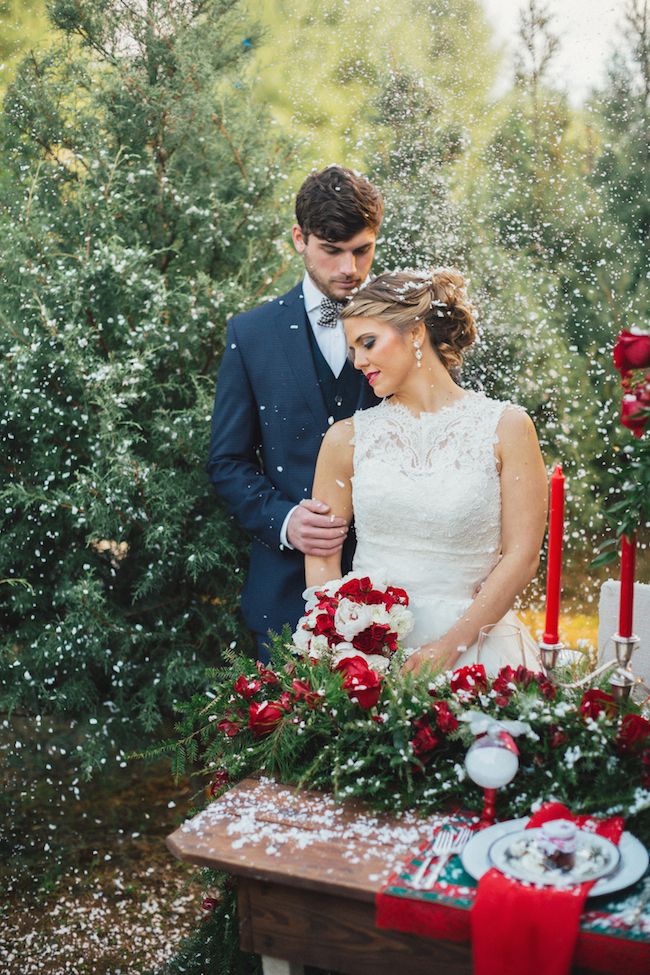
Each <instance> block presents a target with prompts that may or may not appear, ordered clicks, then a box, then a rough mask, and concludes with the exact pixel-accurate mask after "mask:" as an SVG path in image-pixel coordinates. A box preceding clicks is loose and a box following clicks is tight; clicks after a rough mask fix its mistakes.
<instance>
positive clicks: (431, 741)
mask: <svg viewBox="0 0 650 975" xmlns="http://www.w3.org/2000/svg"><path fill="white" fill-rule="evenodd" d="M414 727H415V728H417V732H416V734H415V735H414V736H413V738H412V740H411V746H412V748H413V754H414V755H415V756H416V758H419V759H420V761H426V759H427V758H428V757H429V755H430V754H431V752H432V751H433V750H434V748H437V747H438V745H439V744H440V739H439V738H438V737H437V736H436V735H435V734H434V733H433V731H432V729H431V725H430V724H429V719H428V718H427V717H424V718H419V719H418V720H417V721H415V722H414Z"/></svg>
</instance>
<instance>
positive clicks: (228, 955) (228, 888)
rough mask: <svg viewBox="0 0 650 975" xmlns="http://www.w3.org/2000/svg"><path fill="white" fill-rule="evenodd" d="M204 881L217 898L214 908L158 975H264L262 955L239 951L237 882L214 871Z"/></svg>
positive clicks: (159, 970) (204, 877)
mask: <svg viewBox="0 0 650 975" xmlns="http://www.w3.org/2000/svg"><path fill="white" fill-rule="evenodd" d="M203 879H204V883H205V885H206V887H208V888H210V889H211V890H212V891H213V892H214V893H215V894H216V897H214V900H215V901H216V903H215V906H214V908H213V909H211V910H209V911H208V912H207V913H206V916H205V917H204V918H203V919H202V920H201V924H200V925H198V927H197V929H196V930H195V931H194V932H193V934H191V935H190V937H189V938H187V939H186V940H185V941H184V942H183V943H182V944H181V946H180V948H179V949H178V951H177V952H176V954H175V955H174V957H173V958H172V959H171V961H169V962H168V963H167V964H166V965H164V966H163V967H162V968H161V969H158V970H157V972H156V975H207V973H208V972H209V973H210V975H262V961H261V958H260V957H259V955H250V954H248V953H247V952H244V951H241V949H240V947H239V920H238V915H237V888H236V886H235V882H234V880H233V879H232V878H230V877H227V876H226V875H225V874H223V873H218V872H217V871H214V870H204V871H203Z"/></svg>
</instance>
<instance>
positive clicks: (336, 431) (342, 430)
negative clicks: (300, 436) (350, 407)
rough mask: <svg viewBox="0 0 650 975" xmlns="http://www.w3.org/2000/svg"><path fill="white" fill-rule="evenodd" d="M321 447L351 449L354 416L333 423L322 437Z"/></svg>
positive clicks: (352, 445)
mask: <svg viewBox="0 0 650 975" xmlns="http://www.w3.org/2000/svg"><path fill="white" fill-rule="evenodd" d="M323 447H324V448H325V449H331V450H343V449H348V448H349V450H350V451H352V450H353V448H354V417H349V418H348V419H346V420H338V422H337V423H333V424H332V426H331V427H330V428H329V429H328V431H327V433H326V434H325V436H324V437H323ZM321 449H322V448H321Z"/></svg>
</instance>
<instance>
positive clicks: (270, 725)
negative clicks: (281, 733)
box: [248, 701, 290, 738]
mask: <svg viewBox="0 0 650 975" xmlns="http://www.w3.org/2000/svg"><path fill="white" fill-rule="evenodd" d="M288 710H290V708H288V707H285V705H284V703H283V702H281V701H263V702H262V703H261V704H258V703H257V702H253V704H251V706H250V707H249V709H248V727H249V728H250V729H251V731H252V732H253V734H254V735H255V737H256V738H261V737H262V735H270V734H271V732H272V731H273V730H274V729H275V728H277V726H278V725H279V724H280V722H281V721H282V719H283V717H284V716H285V714H286V713H287V711H288Z"/></svg>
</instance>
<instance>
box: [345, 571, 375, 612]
mask: <svg viewBox="0 0 650 975" xmlns="http://www.w3.org/2000/svg"><path fill="white" fill-rule="evenodd" d="M337 595H338V596H344V597H346V598H347V599H351V600H352V602H355V603H363V604H365V605H366V606H378V605H379V604H380V603H383V602H384V594H383V593H382V592H379V590H378V589H373V588H372V582H371V580H370V577H369V576H363V578H361V579H350V580H349V581H348V582H344V583H343V585H342V586H340V587H339V589H338V590H337Z"/></svg>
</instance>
